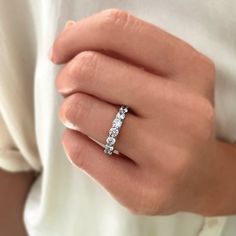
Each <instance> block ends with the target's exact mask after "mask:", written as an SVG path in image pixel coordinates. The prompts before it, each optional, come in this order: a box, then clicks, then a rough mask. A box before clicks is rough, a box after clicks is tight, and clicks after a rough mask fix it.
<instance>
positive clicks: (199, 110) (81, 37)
mask: <svg viewBox="0 0 236 236" xmlns="http://www.w3.org/2000/svg"><path fill="white" fill-rule="evenodd" d="M51 60H52V61H53V62H54V63H56V64H64V63H66V65H65V66H64V67H63V68H62V70H61V71H60V73H59V74H58V77H57V81H56V86H57V89H58V91H59V92H60V93H61V94H62V95H63V96H64V97H65V100H64V102H63V104H62V105H61V109H60V118H61V121H62V122H63V123H64V124H65V125H66V126H67V128H68V129H66V130H65V133H64V135H63V139H62V142H63V145H64V148H65V151H66V153H67V155H68V156H69V158H70V159H71V160H72V161H73V162H74V163H75V165H77V166H78V167H80V168H81V169H82V170H84V171H86V172H87V173H88V174H89V175H90V176H91V177H93V178H94V179H96V180H97V181H98V182H99V183H100V184H101V185H102V186H103V187H104V188H105V189H107V191H109V192H110V193H111V194H112V195H113V196H114V197H115V198H116V199H117V200H118V201H119V202H120V203H121V204H122V205H124V206H125V207H127V208H128V209H130V210H131V211H132V212H134V213H138V214H148V215H156V214H170V213H174V212H177V211H189V212H195V213H200V214H206V215H214V214H221V213H222V212H223V211H224V210H225V208H224V207H223V206H222V203H221V202H220V201H221V200H223V199H221V198H220V197H221V196H222V194H220V193H221V190H222V186H225V185H223V184H222V183H221V182H222V181H220V179H222V177H221V178H220V177H219V174H220V173H219V171H220V170H222V158H221V159H220V158H218V156H217V155H216V150H218V146H219V145H218V141H217V140H216V138H215V131H214V125H215V124H214V108H213V96H214V79H215V69H214V65H213V63H212V62H211V60H209V59H208V58H207V57H205V56H204V55H202V54H201V53H199V52H197V51H196V50H194V49H193V48H192V47H191V46H190V45H188V44H187V43H185V42H183V41H182V40H180V39H178V38H176V37H174V36H172V35H170V34H168V33H166V32H165V31H163V30H161V29H160V28H157V27H155V26H154V25H151V24H148V23H146V22H144V21H142V20H140V19H138V18H136V17H134V16H131V15H130V14H128V13H126V12H123V11H120V10H116V9H111V10H105V11H103V12H101V13H98V14H96V15H93V16H91V17H88V18H86V19H84V20H81V21H79V22H77V23H70V25H69V26H68V27H67V28H66V29H64V31H63V32H62V33H61V34H60V35H59V36H58V38H57V39H56V41H55V43H54V45H53V49H52V52H51ZM119 105H127V106H129V108H130V110H131V112H129V113H128V114H127V116H126V119H125V120H124V124H123V126H122V128H121V131H120V134H119V136H118V139H117V142H116V149H117V150H118V151H119V152H120V154H119V155H117V154H113V155H112V156H111V158H110V157H107V156H106V154H104V152H103V147H101V146H100V145H99V144H98V143H97V142H94V141H93V140H96V141H98V142H100V143H103V144H105V140H106V138H107V135H108V130H109V129H110V127H111V122H112V120H113V118H114V116H115V114H116V112H117V109H118V107H119ZM88 136H89V137H91V138H92V139H93V140H92V139H90V138H89V137H88ZM217 153H218V152H217ZM217 205H218V206H219V207H217ZM222 208H223V209H222Z"/></svg>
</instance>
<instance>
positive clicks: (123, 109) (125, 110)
mask: <svg viewBox="0 0 236 236" xmlns="http://www.w3.org/2000/svg"><path fill="white" fill-rule="evenodd" d="M120 110H122V111H123V112H125V113H126V112H128V107H127V106H121V108H120Z"/></svg>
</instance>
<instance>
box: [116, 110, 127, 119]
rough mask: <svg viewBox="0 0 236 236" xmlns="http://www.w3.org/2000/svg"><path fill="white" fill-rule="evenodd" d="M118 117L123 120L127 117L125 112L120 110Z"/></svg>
mask: <svg viewBox="0 0 236 236" xmlns="http://www.w3.org/2000/svg"><path fill="white" fill-rule="evenodd" d="M116 118H118V119H121V120H124V119H125V113H124V112H121V111H119V112H118V113H117V115H116Z"/></svg>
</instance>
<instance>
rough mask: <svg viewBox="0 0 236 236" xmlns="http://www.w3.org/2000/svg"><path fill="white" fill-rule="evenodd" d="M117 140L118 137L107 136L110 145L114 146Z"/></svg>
mask: <svg viewBox="0 0 236 236" xmlns="http://www.w3.org/2000/svg"><path fill="white" fill-rule="evenodd" d="M115 142H116V139H115V138H113V137H108V138H107V144H108V145H109V146H112V145H113V144H114V143H115Z"/></svg>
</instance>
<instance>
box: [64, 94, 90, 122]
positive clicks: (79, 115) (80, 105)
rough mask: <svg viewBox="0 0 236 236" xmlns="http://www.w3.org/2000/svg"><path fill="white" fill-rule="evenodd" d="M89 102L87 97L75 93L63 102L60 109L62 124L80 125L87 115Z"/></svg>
mask: <svg viewBox="0 0 236 236" xmlns="http://www.w3.org/2000/svg"><path fill="white" fill-rule="evenodd" d="M89 107H90V102H89V100H88V98H87V95H85V94H82V93H75V94H72V95H70V96H69V97H68V98H66V99H65V100H64V102H63V103H62V106H61V109H60V118H61V120H62V121H63V122H65V121H70V122H72V123H73V124H81V123H82V122H83V121H84V120H86V116H87V115H88V113H89Z"/></svg>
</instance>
